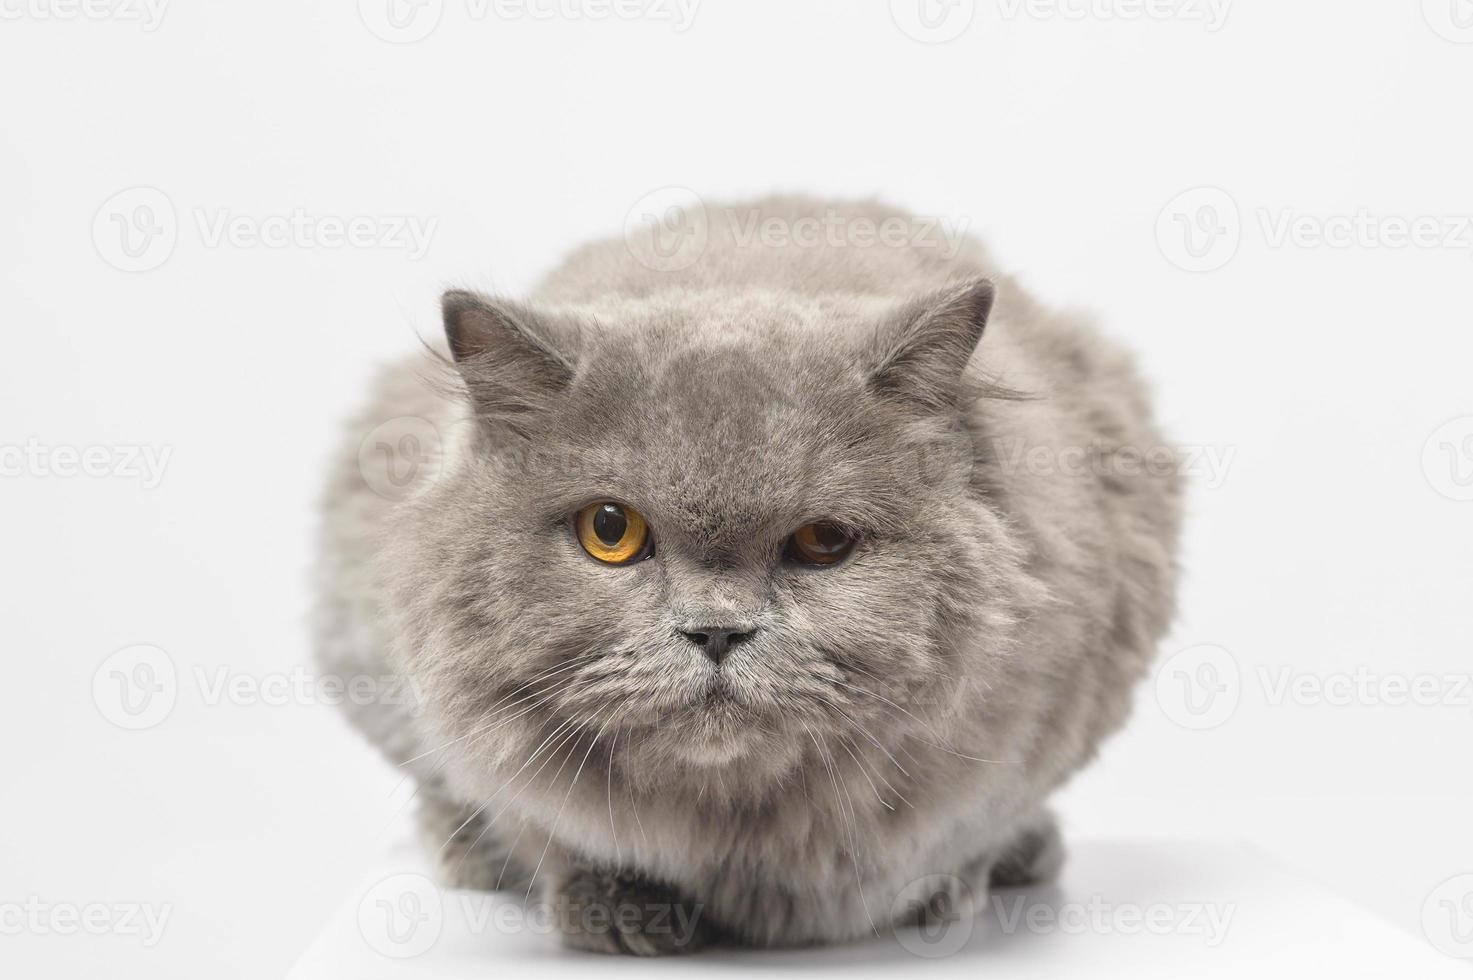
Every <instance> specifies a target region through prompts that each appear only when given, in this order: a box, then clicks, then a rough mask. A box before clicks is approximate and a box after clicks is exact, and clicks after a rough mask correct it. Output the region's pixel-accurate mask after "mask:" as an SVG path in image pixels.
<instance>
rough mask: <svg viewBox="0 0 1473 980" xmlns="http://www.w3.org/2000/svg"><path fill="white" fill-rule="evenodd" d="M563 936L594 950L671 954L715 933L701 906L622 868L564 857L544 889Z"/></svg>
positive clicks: (701, 942) (691, 947)
mask: <svg viewBox="0 0 1473 980" xmlns="http://www.w3.org/2000/svg"><path fill="white" fill-rule="evenodd" d="M543 894H544V897H545V899H546V901H548V902H549V903H550V906H551V912H552V915H553V918H554V921H556V922H557V924H558V930H559V933H560V934H561V936H562V940H563V942H565V943H567V944H568V945H570V946H574V947H576V948H579V949H586V950H591V951H593V952H597V953H624V954H629V955H633V956H671V955H677V954H681V953H692V952H695V951H696V950H698V949H701V948H703V947H705V946H707V945H709V944H710V943H711V942H712V941H713V940H715V939H716V937H717V934H718V930H717V929H716V926H715V923H713V922H712V921H711V920H710V919H709V918H708V917H707V916H706V914H705V907H704V905H703V904H701V903H700V902H696V901H693V900H691V899H689V898H688V897H686V896H684V895H681V894H680V893H679V892H678V891H676V889H674V888H672V887H670V886H668V885H665V884H661V883H659V882H655V881H652V880H650V879H648V878H646V877H644V876H642V875H638V874H634V873H631V872H627V871H615V870H611V869H604V868H597V867H592V866H586V865H581V864H579V863H578V862H576V861H575V862H572V863H570V864H569V865H568V866H567V867H566V868H565V869H563V870H562V871H560V872H559V873H557V874H556V875H555V876H554V877H553V879H552V881H550V882H549V885H548V887H547V888H546V890H545V891H544V893H543Z"/></svg>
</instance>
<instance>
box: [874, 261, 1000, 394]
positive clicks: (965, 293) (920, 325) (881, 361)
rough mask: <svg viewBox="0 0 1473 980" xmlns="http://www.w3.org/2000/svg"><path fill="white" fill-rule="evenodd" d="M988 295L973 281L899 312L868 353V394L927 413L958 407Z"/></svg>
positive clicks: (983, 283) (984, 285)
mask: <svg viewBox="0 0 1473 980" xmlns="http://www.w3.org/2000/svg"><path fill="white" fill-rule="evenodd" d="M993 295H994V290H993V287H992V283H991V282H989V281H988V280H986V279H975V280H972V281H970V282H967V283H965V284H963V285H960V286H953V287H948V288H946V289H942V290H938V291H937V292H934V293H931V294H930V295H928V296H925V297H923V298H921V299H920V300H917V301H916V302H914V303H911V304H908V305H907V306H906V307H904V308H903V309H902V310H901V311H900V312H899V314H897V315H896V316H894V317H892V318H891V319H890V320H889V321H888V322H887V323H886V324H884V325H883V326H882V327H881V329H880V331H879V334H878V335H877V336H876V339H875V342H874V344H873V346H872V349H871V351H870V371H869V385H870V388H871V390H873V391H875V392H878V393H879V394H881V395H884V396H887V397H891V398H895V399H898V400H900V401H904V402H908V403H910V404H912V405H915V406H918V407H920V408H922V409H925V410H927V411H933V412H945V411H951V410H954V409H956V408H957V407H959V405H960V403H961V401H962V398H963V394H964V392H965V391H966V387H967V386H966V384H965V381H964V373H965V371H966V368H967V362H968V361H969V360H970V359H971V357H972V352H973V351H974V350H976V347H977V343H978V341H980V340H981V339H982V331H983V329H984V328H985V327H986V326H987V316H988V314H989V313H990V312H991V311H992V300H993Z"/></svg>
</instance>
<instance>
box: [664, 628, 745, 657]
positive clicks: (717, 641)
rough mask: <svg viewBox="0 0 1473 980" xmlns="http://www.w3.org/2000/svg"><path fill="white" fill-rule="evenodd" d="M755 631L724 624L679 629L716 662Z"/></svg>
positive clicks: (682, 634)
mask: <svg viewBox="0 0 1473 980" xmlns="http://www.w3.org/2000/svg"><path fill="white" fill-rule="evenodd" d="M756 633H757V631H756V630H755V629H732V628H728V627H725V626H702V627H699V628H698V629H694V630H681V631H680V635H681V636H683V637H685V638H686V639H687V640H690V641H691V642H692V643H694V644H695V645H696V646H698V647H700V648H701V652H702V653H704V654H705V655H706V656H708V657H710V658H711V660H712V661H713V662H715V663H717V664H720V663H721V661H723V660H725V659H726V655H727V654H728V653H730V652H731V650H732V648H733V647H736V646H738V645H740V644H742V643H746V642H747V641H748V640H750V639H751V638H752V637H753V636H754V635H756Z"/></svg>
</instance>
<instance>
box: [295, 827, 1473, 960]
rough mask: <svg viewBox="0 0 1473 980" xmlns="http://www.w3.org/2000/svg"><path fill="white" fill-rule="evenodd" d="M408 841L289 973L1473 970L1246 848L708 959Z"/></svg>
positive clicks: (1196, 853) (1141, 851) (1129, 862)
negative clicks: (572, 935) (619, 934)
mask: <svg viewBox="0 0 1473 980" xmlns="http://www.w3.org/2000/svg"><path fill="white" fill-rule="evenodd" d="M427 873H428V870H427V868H426V866H425V865H424V864H423V863H422V862H421V861H419V860H418V858H417V856H415V855H414V854H413V853H412V852H411V851H409V850H408V849H401V850H400V851H399V853H398V854H396V855H395V856H394V858H392V859H390V860H388V861H386V862H385V863H384V864H383V865H382V866H381V867H379V868H377V869H375V870H374V872H373V873H371V874H370V875H369V876H368V878H367V879H366V880H365V881H364V883H363V885H362V886H361V887H360V888H359V889H357V890H356V891H355V892H354V894H353V896H352V897H351V898H350V899H349V900H348V902H347V903H346V904H345V905H344V906H343V908H342V909H340V910H339V912H338V914H337V915H335V916H334V917H333V919H332V920H331V922H330V923H329V924H328V927H327V929H326V930H325V931H324V933H323V934H322V936H320V937H319V938H318V939H317V941H316V942H314V943H313V945H312V947H311V948H310V949H309V950H308V951H307V953H306V955H304V956H303V958H302V959H301V961H300V962H298V963H297V964H296V966H295V967H294V968H293V969H292V971H291V973H290V974H289V980H379V978H393V977H418V978H432V977H433V978H447V980H448V978H461V977H464V978H472V977H484V976H486V975H487V974H488V972H493V973H494V974H495V975H498V976H509V975H510V976H528V975H537V976H558V977H569V976H599V977H608V976H617V977H647V976H651V975H657V976H675V975H682V976H683V975H687V974H688V973H689V972H690V969H691V966H692V965H693V964H694V965H696V966H698V967H699V969H700V970H702V971H703V972H708V973H719V972H723V971H727V970H731V969H734V968H746V969H751V968H760V969H766V970H776V971H779V972H783V973H790V972H795V971H801V972H805V973H809V972H812V973H830V972H842V973H844V974H845V975H848V976H864V977H868V976H894V975H895V971H896V970H900V971H902V972H903V973H904V974H905V975H910V973H911V971H914V970H919V969H925V970H926V972H927V975H928V976H932V977H977V976H986V977H988V978H995V980H1015V978H1025V977H1028V978H1032V977H1066V976H1067V977H1081V976H1088V977H1092V978H1121V980H1126V978H1129V980H1141V978H1162V980H1180V978H1182V977H1192V978H1200V980H1215V978H1222V980H1242V978H1244V977H1335V978H1338V980H1350V978H1368V980H1369V978H1376V980H1390V978H1410V977H1416V978H1418V980H1438V978H1441V977H1449V978H1460V977H1466V976H1467V975H1468V973H1467V968H1466V966H1465V965H1464V964H1460V963H1455V962H1453V961H1452V960H1449V959H1447V958H1445V957H1442V956H1441V955H1439V954H1438V953H1436V952H1434V951H1433V950H1431V949H1429V948H1427V947H1426V946H1425V945H1423V944H1422V943H1419V942H1418V941H1417V940H1415V939H1413V938H1412V937H1410V936H1408V935H1406V933H1404V932H1402V931H1401V930H1398V929H1396V928H1394V927H1393V926H1391V925H1390V924H1388V923H1386V922H1385V921H1383V920H1381V919H1380V918H1378V917H1377V916H1374V915H1372V914H1370V913H1368V912H1366V911H1365V910H1364V909H1362V908H1359V907H1357V906H1356V905H1354V904H1353V903H1351V902H1348V901H1346V900H1345V899H1344V898H1342V897H1340V896H1338V895H1335V894H1333V893H1332V892H1330V891H1328V890H1326V889H1325V888H1323V887H1320V886H1318V885H1316V884H1314V883H1312V882H1310V881H1308V880H1306V879H1305V878H1303V877H1302V876H1300V875H1297V874H1294V873H1292V872H1289V871H1286V870H1284V869H1282V868H1281V867H1279V866H1277V865H1276V864H1275V863H1274V862H1272V861H1270V860H1268V859H1267V858H1266V857H1265V856H1263V855H1262V854H1261V853H1260V852H1257V851H1255V850H1253V849H1251V848H1248V847H1246V846H1242V845H1231V844H1222V843H1217V844H1214V843H1210V842H1194V843H1174V844H1163V843H1160V842H1145V841H1089V842H1085V843H1082V844H1081V845H1079V846H1078V847H1077V848H1076V853H1075V854H1074V855H1073V856H1072V857H1071V860H1070V863H1069V865H1068V867H1067V869H1066V871H1065V874H1064V876H1063V878H1062V879H1061V881H1060V882H1059V884H1058V885H1057V886H1055V887H1053V888H1048V889H1040V890H1035V891H1027V892H1022V891H1009V892H1000V893H998V894H996V895H995V896H993V898H992V900H991V901H990V902H988V903H987V905H986V906H985V910H984V911H983V913H982V914H981V915H980V916H979V917H978V918H977V919H976V920H975V921H968V922H960V921H953V922H952V923H950V924H949V925H947V926H945V927H944V928H942V929H939V930H936V931H934V932H932V933H929V934H927V935H924V936H923V935H922V934H921V933H919V932H917V931H916V930H906V931H904V932H902V933H901V934H900V935H899V936H890V937H885V938H882V939H874V940H871V941H868V942H863V943H856V944H852V945H850V946H845V947H836V948H828V949H804V950H791V951H789V950H783V951H763V952H757V953H754V952H744V951H739V950H721V951H714V952H707V953H704V954H702V955H701V956H700V957H699V959H698V960H686V961H680V960H675V961H671V960H662V961H650V960H634V959H629V958H609V957H601V956H597V955H593V954H586V953H578V952H572V951H567V950H564V949H562V948H561V947H560V946H559V945H558V944H557V940H556V938H555V937H552V936H550V935H548V933H547V931H546V929H545V928H544V927H543V925H542V923H541V922H540V920H537V919H536V918H535V917H533V918H529V917H528V916H527V914H526V913H525V912H524V907H523V905H522V901H521V896H520V895H496V896H491V895H485V894H478V893H473V892H460V891H453V890H440V889H437V888H435V887H434V886H433V885H432V884H431V883H430V881H429V879H428V878H426V877H424V875H426V874H427Z"/></svg>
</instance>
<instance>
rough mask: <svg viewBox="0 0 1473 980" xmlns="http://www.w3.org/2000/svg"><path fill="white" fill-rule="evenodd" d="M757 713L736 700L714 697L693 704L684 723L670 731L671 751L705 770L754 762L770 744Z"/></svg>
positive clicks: (721, 696) (719, 696) (683, 720)
mask: <svg viewBox="0 0 1473 980" xmlns="http://www.w3.org/2000/svg"><path fill="white" fill-rule="evenodd" d="M763 727H765V726H764V725H763V723H762V721H761V719H760V718H759V717H758V714H757V712H755V711H753V710H752V709H751V708H749V707H747V706H745V705H742V704H740V703H739V702H737V701H736V700H734V699H732V698H730V697H727V696H723V695H716V694H713V695H712V696H709V697H708V698H706V699H705V700H704V701H703V702H702V703H700V704H696V705H692V706H691V708H690V709H689V710H688V711H687V712H686V714H685V717H684V718H683V719H682V723H681V724H679V725H676V726H672V728H671V729H670V735H671V740H670V748H671V750H672V751H673V752H675V753H677V754H678V755H679V756H680V757H681V758H682V759H684V760H685V761H686V762H688V763H690V764H691V765H694V766H699V767H701V768H714V767H721V766H729V765H732V764H735V763H738V762H742V761H744V760H749V759H751V758H752V757H753V756H754V755H756V754H758V753H759V752H760V751H761V750H762V748H763V746H764V744H765V743H766V741H767V736H766V735H765V734H763V731H762V728H763Z"/></svg>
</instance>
